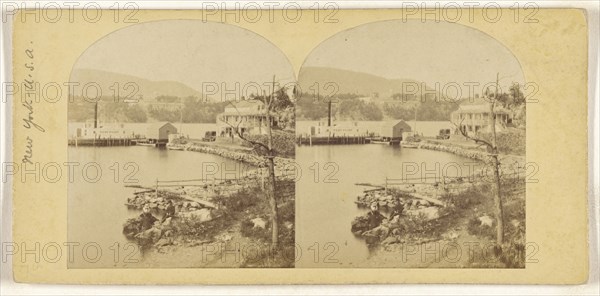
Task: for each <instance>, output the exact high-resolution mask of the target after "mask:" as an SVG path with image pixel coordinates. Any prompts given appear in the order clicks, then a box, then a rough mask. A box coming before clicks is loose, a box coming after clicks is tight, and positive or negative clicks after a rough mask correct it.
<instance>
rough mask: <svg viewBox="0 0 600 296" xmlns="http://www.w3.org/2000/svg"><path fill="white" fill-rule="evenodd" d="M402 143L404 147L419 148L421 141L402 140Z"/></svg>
mask: <svg viewBox="0 0 600 296" xmlns="http://www.w3.org/2000/svg"><path fill="white" fill-rule="evenodd" d="M400 145H401V146H402V148H419V143H415V142H402V143H401V144H400Z"/></svg>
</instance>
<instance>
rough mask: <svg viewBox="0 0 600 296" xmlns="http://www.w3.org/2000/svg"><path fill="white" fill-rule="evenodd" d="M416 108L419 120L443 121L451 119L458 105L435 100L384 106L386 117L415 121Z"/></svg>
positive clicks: (386, 104) (385, 104)
mask: <svg viewBox="0 0 600 296" xmlns="http://www.w3.org/2000/svg"><path fill="white" fill-rule="evenodd" d="M415 108H417V120H421V121H427V120H431V121H443V120H449V119H450V114H452V112H454V111H456V109H458V105H457V104H456V103H455V102H451V101H446V100H435V99H429V100H422V101H409V102H406V103H384V104H383V112H384V113H385V115H387V116H389V117H391V118H394V119H404V120H413V119H414V118H415Z"/></svg>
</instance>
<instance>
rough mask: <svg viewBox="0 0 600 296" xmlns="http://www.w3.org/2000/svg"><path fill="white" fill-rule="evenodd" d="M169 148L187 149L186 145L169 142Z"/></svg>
mask: <svg viewBox="0 0 600 296" xmlns="http://www.w3.org/2000/svg"><path fill="white" fill-rule="evenodd" d="M167 149H169V150H185V146H183V145H179V144H167Z"/></svg>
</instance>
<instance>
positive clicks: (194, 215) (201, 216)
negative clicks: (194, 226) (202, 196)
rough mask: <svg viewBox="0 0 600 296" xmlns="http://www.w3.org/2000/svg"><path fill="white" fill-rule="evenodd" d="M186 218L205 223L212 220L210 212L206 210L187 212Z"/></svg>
mask: <svg viewBox="0 0 600 296" xmlns="http://www.w3.org/2000/svg"><path fill="white" fill-rule="evenodd" d="M186 216H187V217H189V218H191V219H198V220H200V222H206V221H210V220H212V219H213V217H212V212H211V211H210V210H209V209H206V208H204V209H199V210H196V211H190V212H187V214H186Z"/></svg>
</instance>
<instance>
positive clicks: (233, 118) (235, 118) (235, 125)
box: [217, 100, 277, 136]
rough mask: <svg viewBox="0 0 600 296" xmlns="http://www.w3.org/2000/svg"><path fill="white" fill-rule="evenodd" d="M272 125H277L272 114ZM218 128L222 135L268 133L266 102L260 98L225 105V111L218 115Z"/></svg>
mask: <svg viewBox="0 0 600 296" xmlns="http://www.w3.org/2000/svg"><path fill="white" fill-rule="evenodd" d="M271 115H272V116H271V122H272V125H271V126H277V120H276V119H275V116H273V115H274V114H271ZM217 129H218V134H219V135H221V136H225V135H228V136H235V135H237V133H238V132H239V133H240V134H242V135H244V134H266V133H267V114H266V107H265V104H264V103H263V102H261V101H259V100H244V101H239V102H235V103H232V104H230V105H227V107H225V112H223V113H221V114H219V115H217Z"/></svg>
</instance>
